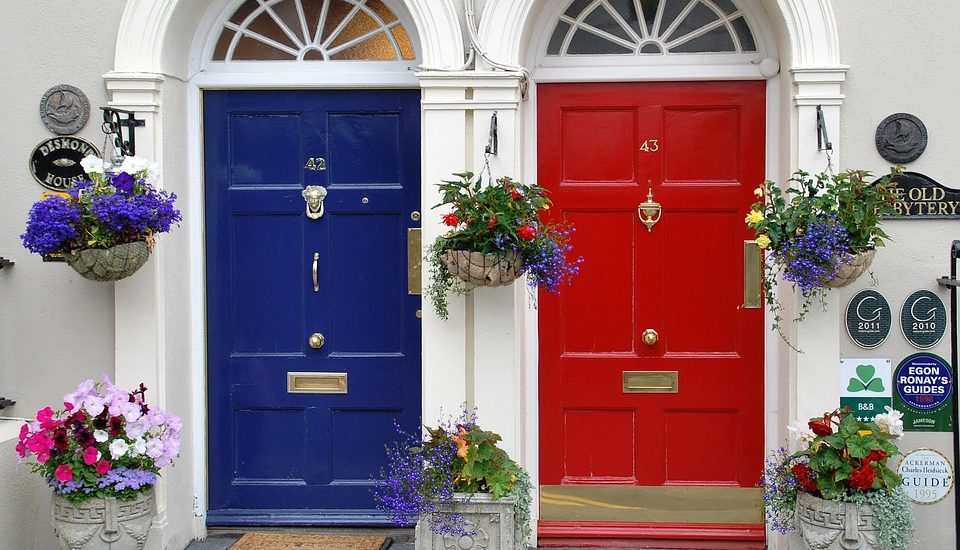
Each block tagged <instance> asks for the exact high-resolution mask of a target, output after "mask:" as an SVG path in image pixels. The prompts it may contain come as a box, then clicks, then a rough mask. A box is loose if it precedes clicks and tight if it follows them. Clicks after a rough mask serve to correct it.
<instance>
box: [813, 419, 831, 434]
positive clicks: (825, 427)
mask: <svg viewBox="0 0 960 550" xmlns="http://www.w3.org/2000/svg"><path fill="white" fill-rule="evenodd" d="M807 425H808V426H810V429H811V430H813V433H815V434H817V435H831V434H833V428H831V427H830V423H829V422H825V421H823V420H811V421H810V422H808V423H807Z"/></svg>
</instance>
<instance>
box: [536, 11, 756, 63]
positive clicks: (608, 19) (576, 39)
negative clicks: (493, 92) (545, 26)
mask: <svg viewBox="0 0 960 550" xmlns="http://www.w3.org/2000/svg"><path fill="white" fill-rule="evenodd" d="M737 1H738V0H572V1H570V3H569V4H568V5H567V8H566V9H565V10H564V12H563V15H561V16H560V18H559V19H558V20H557V22H556V25H555V26H554V28H553V33H552V34H551V35H550V41H549V42H548V44H547V55H549V56H557V55H623V54H629V53H633V54H638V55H649V54H662V53H743V52H755V51H757V43H756V40H755V38H754V34H753V32H752V31H751V29H750V26H749V25H748V24H747V21H746V19H745V17H744V15H743V12H742V11H741V10H740V8H739V7H738V6H737V4H736V2H737ZM565 44H566V46H564V45H565Z"/></svg>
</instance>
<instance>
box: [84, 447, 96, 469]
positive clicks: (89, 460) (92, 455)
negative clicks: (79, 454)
mask: <svg viewBox="0 0 960 550" xmlns="http://www.w3.org/2000/svg"><path fill="white" fill-rule="evenodd" d="M98 460H100V451H98V450H97V448H96V447H87V448H86V449H85V450H84V451H83V463H84V464H86V465H87V466H93V465H94V464H96V462H97V461H98Z"/></svg>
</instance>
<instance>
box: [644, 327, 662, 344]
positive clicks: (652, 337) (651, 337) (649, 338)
mask: <svg viewBox="0 0 960 550" xmlns="http://www.w3.org/2000/svg"><path fill="white" fill-rule="evenodd" d="M641 337H642V338H643V343H644V344H646V345H648V346H652V345H654V344H656V343H657V341H659V340H660V334H658V333H657V331H655V330H653V329H652V328H648V329H646V330H644V331H643V334H642V335H641Z"/></svg>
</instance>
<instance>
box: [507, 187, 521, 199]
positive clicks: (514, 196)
mask: <svg viewBox="0 0 960 550" xmlns="http://www.w3.org/2000/svg"><path fill="white" fill-rule="evenodd" d="M522 196H523V195H521V194H520V191H517V188H516V187H511V188H510V198H511V199H519V198H520V197H522Z"/></svg>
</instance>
